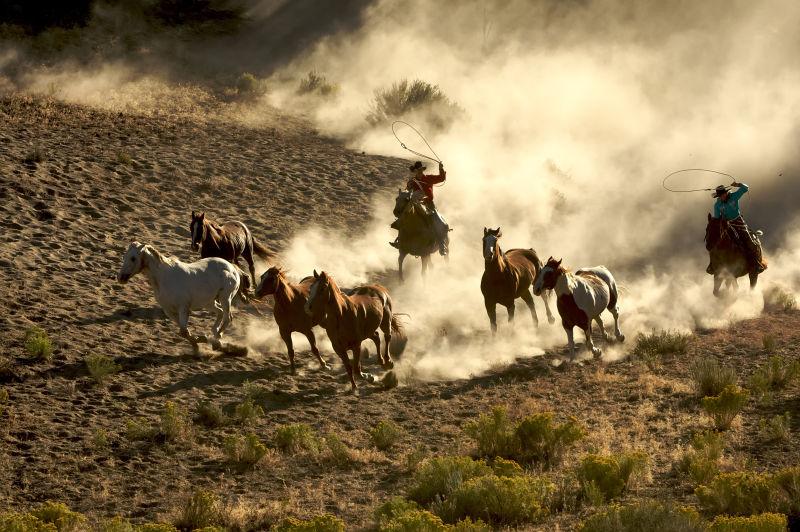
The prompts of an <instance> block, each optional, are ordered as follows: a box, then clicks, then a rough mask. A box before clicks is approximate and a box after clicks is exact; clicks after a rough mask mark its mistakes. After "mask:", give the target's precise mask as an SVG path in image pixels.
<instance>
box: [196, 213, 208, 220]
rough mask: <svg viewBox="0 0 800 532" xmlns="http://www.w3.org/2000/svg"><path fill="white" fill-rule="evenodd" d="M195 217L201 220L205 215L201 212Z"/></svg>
mask: <svg viewBox="0 0 800 532" xmlns="http://www.w3.org/2000/svg"><path fill="white" fill-rule="evenodd" d="M197 217H198V218H200V219H201V220H202V219H203V218H205V217H206V213H205V212H201V213H200V214H199V215H198V216H197Z"/></svg>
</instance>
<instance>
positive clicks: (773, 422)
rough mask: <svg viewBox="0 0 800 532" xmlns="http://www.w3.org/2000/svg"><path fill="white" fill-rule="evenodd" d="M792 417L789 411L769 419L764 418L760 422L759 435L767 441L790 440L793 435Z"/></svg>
mask: <svg viewBox="0 0 800 532" xmlns="http://www.w3.org/2000/svg"><path fill="white" fill-rule="evenodd" d="M791 422H792V418H791V416H790V415H789V412H786V413H784V414H783V415H782V416H781V415H776V416H773V417H771V418H769V419H762V420H761V421H759V422H758V427H759V435H760V436H761V439H762V440H763V441H764V442H766V443H772V442H785V441H789V438H790V437H791V435H792V428H791Z"/></svg>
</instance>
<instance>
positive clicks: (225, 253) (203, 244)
mask: <svg viewBox="0 0 800 532" xmlns="http://www.w3.org/2000/svg"><path fill="white" fill-rule="evenodd" d="M189 232H190V233H191V235H192V250H194V251H197V250H200V258H203V259H205V258H207V257H220V258H222V259H225V260H227V261H228V262H230V263H232V264H236V261H237V260H238V259H239V257H242V258H243V259H244V260H245V262H247V265H248V266H249V267H250V276H251V278H252V280H253V281H252V284H251V286H255V285H256V282H257V280H256V267H255V263H254V261H253V255H254V254H255V255H258V256H259V257H260V258H261V259H264V260H267V259H269V256H270V255H269V251H268V250H267V248H266V247H264V246H263V245H262V244H261V243H260V242H259V241H258V240H256V239H255V238H253V235H252V234H251V233H250V230H249V229H248V228H247V226H246V225H244V224H243V223H242V222H227V223H224V224H222V225H220V224H218V223H216V222H213V221H211V220H209V219H207V218H206V213H204V212H198V213H196V212H194V211H192V223H191V224H189Z"/></svg>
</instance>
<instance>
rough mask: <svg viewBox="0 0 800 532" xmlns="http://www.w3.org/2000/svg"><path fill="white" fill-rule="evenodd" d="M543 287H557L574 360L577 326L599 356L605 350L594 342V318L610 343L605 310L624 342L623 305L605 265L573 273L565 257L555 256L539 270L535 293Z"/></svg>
mask: <svg viewBox="0 0 800 532" xmlns="http://www.w3.org/2000/svg"><path fill="white" fill-rule="evenodd" d="M543 290H555V292H556V306H557V307H558V313H559V314H560V315H561V325H563V326H564V330H565V331H566V333H567V340H568V341H569V352H570V360H574V359H575V341H574V340H573V337H572V329H573V327H575V326H576V325H577V326H578V327H580V328H581V329H583V333H584V334H585V335H586V347H587V348H588V349H589V350H590V351H591V352H592V354H593V355H595V356H600V355H601V354H602V353H601V351H600V349H599V348H597V347H595V346H594V343H593V342H592V320H594V321H596V322H597V325H598V326H599V327H600V330H601V331H602V332H603V338H604V339H605V340H606V342H609V341H610V340H611V338H610V337H609V336H608V333H607V332H606V330H605V327H604V326H603V319H602V318H601V317H600V314H602V312H603V310H604V309H608V310H609V312H611V315H612V316H614V335H615V336H616V338H617V340H618V341H620V342H624V341H625V335H624V334H622V331H621V330H620V328H619V308H618V307H617V298H618V293H617V283H616V281H615V280H614V277H613V276H612V275H611V272H610V271H608V269H607V268H606V267H605V266H595V267H593V268H581V269H580V270H578V271H577V272H575V273H572V272H570V271H568V270H566V269H565V268H563V267H562V266H561V259H559V260H555V259H554V258H553V257H550V258H549V259H547V263H546V264H545V265H544V267H543V268H542V269H541V270H539V274H538V275H537V276H536V281H535V282H534V285H533V293H534V294H536V295H539V294H541V293H542V291H543Z"/></svg>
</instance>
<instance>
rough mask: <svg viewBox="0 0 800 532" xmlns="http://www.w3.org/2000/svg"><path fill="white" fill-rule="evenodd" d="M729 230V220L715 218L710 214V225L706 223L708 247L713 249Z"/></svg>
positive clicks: (709, 249)
mask: <svg viewBox="0 0 800 532" xmlns="http://www.w3.org/2000/svg"><path fill="white" fill-rule="evenodd" d="M727 230H728V222H727V220H725V219H724V218H721V217H720V218H714V217H713V216H711V214H709V215H708V225H706V236H705V241H706V249H707V250H708V251H711V250H712V249H714V248H715V247H717V245H718V244H719V243H720V241H722V239H723V237H724V235H725V232H726V231H727Z"/></svg>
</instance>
